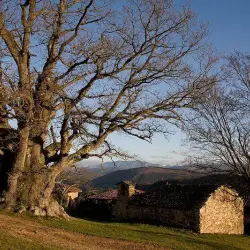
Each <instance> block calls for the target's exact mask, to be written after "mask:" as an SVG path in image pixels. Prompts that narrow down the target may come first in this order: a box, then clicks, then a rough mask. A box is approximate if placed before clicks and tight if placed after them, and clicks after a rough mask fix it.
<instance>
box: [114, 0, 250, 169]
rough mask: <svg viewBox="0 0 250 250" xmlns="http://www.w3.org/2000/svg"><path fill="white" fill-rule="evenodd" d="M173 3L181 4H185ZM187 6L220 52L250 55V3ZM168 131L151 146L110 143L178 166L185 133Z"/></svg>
mask: <svg viewBox="0 0 250 250" xmlns="http://www.w3.org/2000/svg"><path fill="white" fill-rule="evenodd" d="M175 2H176V3H177V4H183V3H184V2H185V1H183V0H176V1H175ZM190 3H191V7H192V9H193V10H194V12H195V13H197V14H198V18H199V20H201V21H204V22H206V23H208V24H209V37H208V38H209V40H210V41H211V42H212V43H213V44H214V46H215V47H216V49H217V51H218V52H219V53H222V54H229V53H231V52H233V51H234V50H240V51H242V52H250V32H249V24H250V15H249V10H250V1H249V0H191V1H190ZM170 129H171V130H175V134H174V135H171V136H169V139H168V140H166V139H165V138H163V137H162V136H160V135H156V136H155V138H154V140H153V142H152V144H149V143H146V142H143V141H140V140H138V139H132V138H128V137H124V136H118V135H113V136H112V142H113V143H114V144H116V145H117V146H119V147H121V148H123V149H125V150H127V151H128V152H129V153H131V154H137V155H138V156H139V157H140V158H141V159H143V160H146V161H149V162H154V163H162V164H179V163H182V162H183V160H184V157H183V156H182V155H183V152H187V151H188V147H187V146H183V145H182V140H183V139H184V138H185V136H184V134H182V133H181V132H180V131H178V130H176V129H175V128H174V127H170Z"/></svg>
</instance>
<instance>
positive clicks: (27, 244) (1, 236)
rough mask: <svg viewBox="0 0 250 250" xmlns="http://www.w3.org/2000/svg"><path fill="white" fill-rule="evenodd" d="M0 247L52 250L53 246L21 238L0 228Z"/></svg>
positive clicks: (23, 249) (6, 249)
mask: <svg viewBox="0 0 250 250" xmlns="http://www.w3.org/2000/svg"><path fill="white" fill-rule="evenodd" d="M0 249H1V250H10V249H22V250H45V249H46V250H54V249H55V248H52V247H48V246H47V247H46V246H43V245H41V244H39V242H35V241H31V240H28V239H23V238H21V237H17V236H13V235H10V234H8V233H7V232H5V231H3V230H1V229H0Z"/></svg>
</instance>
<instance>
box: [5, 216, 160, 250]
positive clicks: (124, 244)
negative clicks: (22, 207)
mask: <svg viewBox="0 0 250 250" xmlns="http://www.w3.org/2000/svg"><path fill="white" fill-rule="evenodd" d="M0 228H1V229H2V230H5V231H6V232H8V233H9V234H11V235H13V236H18V237H21V238H25V239H26V240H27V239H29V240H33V241H36V242H39V243H41V244H43V245H44V246H46V245H47V246H51V247H55V248H58V249H77V250H80V249H84V250H87V249H88V250H92V249H93V250H109V249H110V250H113V249H119V250H161V249H164V248H160V247H159V246H154V245H152V244H147V243H136V242H129V241H123V240H113V239H107V238H103V237H97V236H88V235H84V234H80V233H74V232H71V231H67V230H63V229H59V228H50V227H48V226H44V225H41V224H39V222H36V221H29V220H23V219H22V218H18V217H12V216H6V215H2V214H0Z"/></svg>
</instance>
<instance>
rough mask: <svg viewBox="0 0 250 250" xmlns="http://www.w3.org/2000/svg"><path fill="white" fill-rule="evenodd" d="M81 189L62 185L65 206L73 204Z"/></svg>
mask: <svg viewBox="0 0 250 250" xmlns="http://www.w3.org/2000/svg"><path fill="white" fill-rule="evenodd" d="M81 192H82V190H81V189H79V188H77V187H74V186H69V185H64V198H65V203H66V206H67V207H70V206H73V203H74V200H75V199H76V198H77V197H78V196H79V193H81Z"/></svg>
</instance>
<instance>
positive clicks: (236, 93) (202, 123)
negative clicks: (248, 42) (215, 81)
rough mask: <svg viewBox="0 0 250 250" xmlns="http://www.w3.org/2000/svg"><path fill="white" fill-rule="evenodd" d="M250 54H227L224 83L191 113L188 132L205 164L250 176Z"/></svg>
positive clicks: (199, 158)
mask: <svg viewBox="0 0 250 250" xmlns="http://www.w3.org/2000/svg"><path fill="white" fill-rule="evenodd" d="M249 87H250V57H249V56H248V55H247V54H244V53H241V52H235V53H233V54H232V55H231V56H228V57H227V58H226V62H225V65H224V66H223V69H222V74H221V83H220V84H219V85H217V87H215V88H213V90H211V91H210V92H208V93H209V94H207V96H206V98H201V99H200V100H199V102H198V104H197V105H196V106H195V108H194V109H193V110H192V111H191V113H189V115H188V118H187V121H186V124H185V126H184V130H185V132H186V133H187V134H188V138H189V140H190V141H191V145H192V148H193V149H195V151H196V152H198V154H194V156H195V157H194V158H195V159H196V160H198V161H197V162H198V163H202V164H203V166H204V165H206V166H210V167H212V168H213V169H214V170H222V171H229V172H231V173H232V174H234V175H240V176H242V177H243V178H244V179H245V180H246V183H249V180H250V128H249V124H250V105H249V104H250V102H249V101H250V91H249V90H250V88H249Z"/></svg>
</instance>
